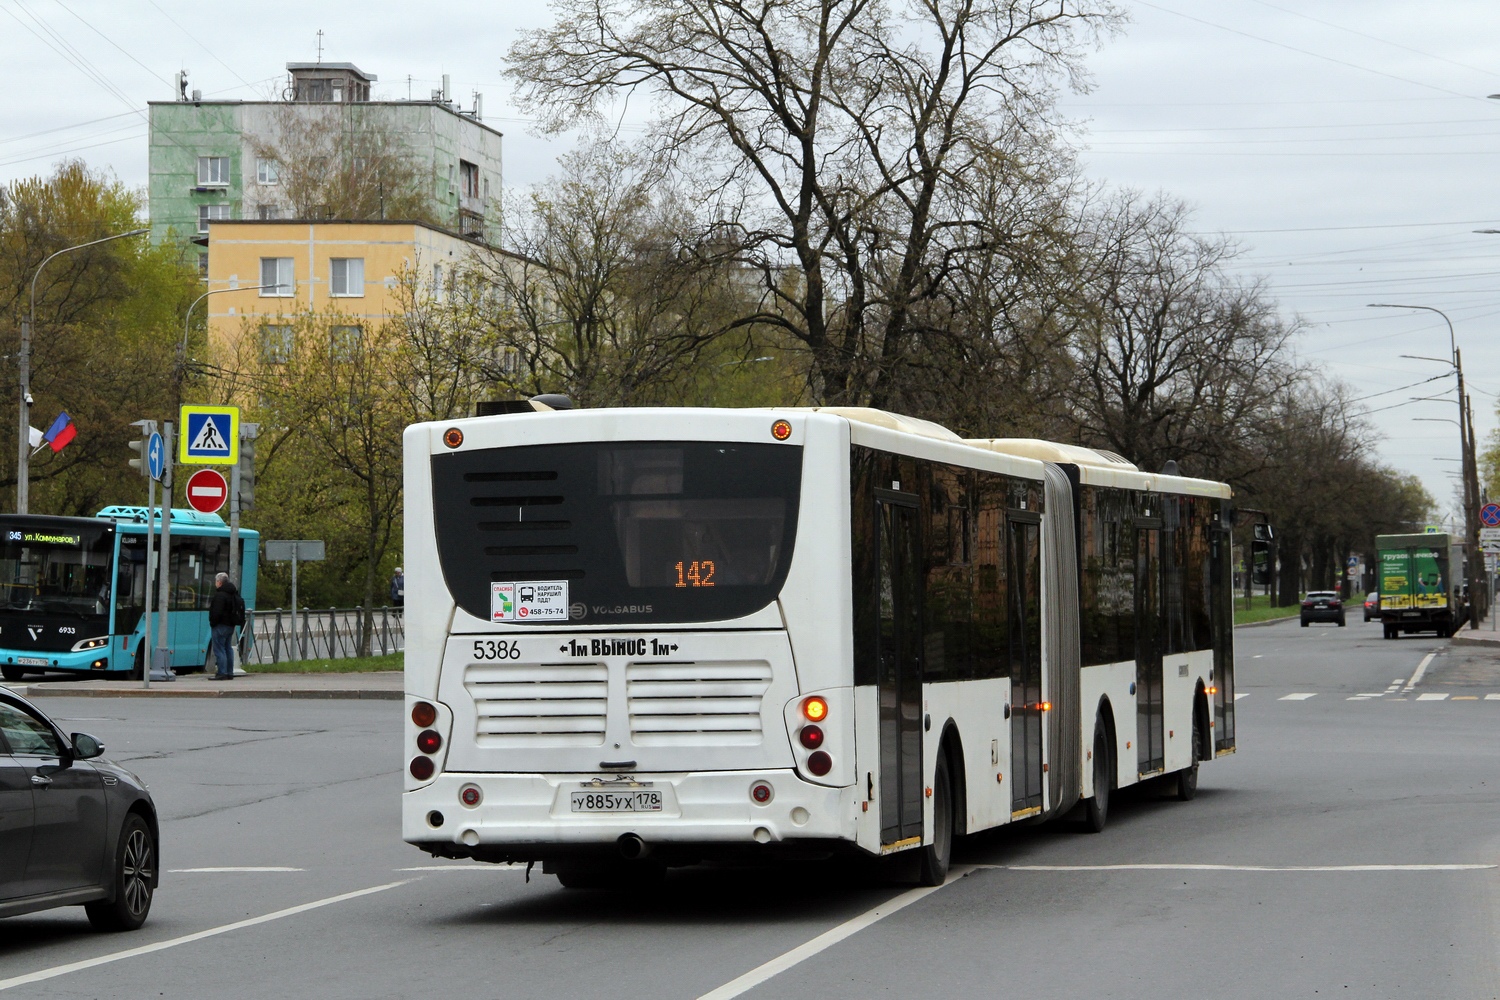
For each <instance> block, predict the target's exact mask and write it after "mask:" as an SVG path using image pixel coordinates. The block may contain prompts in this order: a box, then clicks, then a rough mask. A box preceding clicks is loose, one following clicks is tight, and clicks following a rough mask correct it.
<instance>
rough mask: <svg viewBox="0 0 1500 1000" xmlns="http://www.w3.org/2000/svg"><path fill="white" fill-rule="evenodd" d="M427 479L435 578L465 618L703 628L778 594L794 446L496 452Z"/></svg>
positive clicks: (797, 458) (791, 503) (797, 486)
mask: <svg viewBox="0 0 1500 1000" xmlns="http://www.w3.org/2000/svg"><path fill="white" fill-rule="evenodd" d="M432 473H433V505H434V511H433V513H434V516H435V521H436V530H437V538H438V549H439V558H440V561H441V563H442V568H443V575H444V577H445V579H446V581H447V583H448V587H449V589H450V591H451V592H452V594H453V596H454V599H455V600H456V601H457V602H458V604H459V606H460V607H462V608H463V609H464V610H465V611H467V612H469V613H470V614H472V615H475V616H476V617H479V618H485V619H490V620H501V621H517V622H520V621H521V620H522V619H523V618H525V619H526V620H527V621H528V622H529V623H539V624H566V623H568V622H572V623H574V624H591V625H592V624H608V623H617V622H619V623H642V624H644V623H647V622H653V623H655V622H696V621H714V620H722V619H728V618H737V617H742V616H744V615H747V614H750V613H751V612H753V611H756V610H758V609H760V608H762V607H764V606H765V605H767V604H769V603H770V602H771V601H773V600H775V598H776V595H777V593H779V591H780V589H781V584H782V582H783V581H784V580H785V579H786V571H787V565H788V563H789V561H790V557H791V547H792V540H793V538H794V537H795V535H796V519H797V498H798V495H799V492H800V490H801V481H802V449H801V448H799V447H796V446H791V445H775V444H744V443H710V442H632V443H628V444H605V443H598V442H590V443H580V444H566V445H544V446H536V447H522V448H497V449H491V450H487V451H475V452H459V453H457V454H449V455H437V456H434V457H433V459H432ZM542 584H545V585H547V586H545V587H544V586H540V585H542ZM511 585H515V586H514V587H513V588H512V586H511ZM539 595H540V596H539ZM564 603H565V604H566V613H565V614H564V613H563V612H562V610H561V609H562V605H563V604H564Z"/></svg>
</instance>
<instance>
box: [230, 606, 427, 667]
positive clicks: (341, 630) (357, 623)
mask: <svg viewBox="0 0 1500 1000" xmlns="http://www.w3.org/2000/svg"><path fill="white" fill-rule="evenodd" d="M245 618H246V623H245V628H244V629H243V630H242V632H241V634H240V642H239V659H240V662H241V663H281V662H283V661H286V660H338V659H343V658H345V657H350V656H360V655H362V654H361V651H360V647H361V640H362V639H363V637H364V632H365V629H367V628H368V629H369V650H370V655H371V656H384V655H387V654H389V653H399V652H402V651H403V650H405V649H406V615H405V612H404V610H403V609H401V608H372V609H371V610H370V611H369V613H368V614H366V612H365V609H363V608H328V609H326V610H322V611H319V610H315V609H312V608H299V609H298V610H297V616H296V618H297V622H296V632H295V634H294V633H293V631H292V612H291V610H290V609H285V608H266V609H262V610H255V611H247V612H246V615H245Z"/></svg>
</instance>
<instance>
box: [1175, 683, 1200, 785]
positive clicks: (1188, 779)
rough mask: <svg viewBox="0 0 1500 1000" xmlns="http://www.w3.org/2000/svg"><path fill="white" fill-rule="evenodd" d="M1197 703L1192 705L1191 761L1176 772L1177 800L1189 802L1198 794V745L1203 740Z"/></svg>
mask: <svg viewBox="0 0 1500 1000" xmlns="http://www.w3.org/2000/svg"><path fill="white" fill-rule="evenodd" d="M1202 714H1203V713H1201V712H1199V711H1198V705H1197V704H1196V703H1194V705H1193V762H1192V763H1191V764H1190V765H1188V766H1187V767H1185V768H1183V769H1182V770H1181V771H1178V772H1177V801H1179V802H1191V801H1193V798H1194V797H1195V796H1197V794H1198V746H1199V744H1200V743H1201V742H1202V741H1203V730H1202V728H1201V724H1200V723H1199V721H1198V720H1199V719H1200V718H1201V717H1202Z"/></svg>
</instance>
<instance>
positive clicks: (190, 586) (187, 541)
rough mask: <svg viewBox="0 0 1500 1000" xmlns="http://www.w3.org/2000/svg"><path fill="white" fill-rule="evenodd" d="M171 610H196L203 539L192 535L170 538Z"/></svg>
mask: <svg viewBox="0 0 1500 1000" xmlns="http://www.w3.org/2000/svg"><path fill="white" fill-rule="evenodd" d="M171 572H172V604H171V610H173V611H197V610H198V581H199V578H200V576H201V575H202V572H203V539H202V538H198V537H195V536H193V535H185V536H180V537H178V536H174V537H173V538H172V564H171Z"/></svg>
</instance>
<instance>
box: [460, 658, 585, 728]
mask: <svg viewBox="0 0 1500 1000" xmlns="http://www.w3.org/2000/svg"><path fill="white" fill-rule="evenodd" d="M464 689H465V690H466V691H468V692H469V696H470V697H471V698H473V699H474V740H475V743H476V744H477V745H479V746H481V747H542V746H546V747H597V746H602V745H603V743H604V723H605V719H606V717H607V715H608V697H607V694H608V678H607V675H606V671H605V666H604V664H602V663H529V664H515V663H507V664H504V665H500V664H490V663H470V664H469V665H468V668H467V669H466V670H465V671H464Z"/></svg>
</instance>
